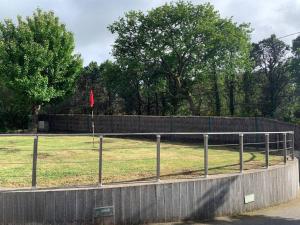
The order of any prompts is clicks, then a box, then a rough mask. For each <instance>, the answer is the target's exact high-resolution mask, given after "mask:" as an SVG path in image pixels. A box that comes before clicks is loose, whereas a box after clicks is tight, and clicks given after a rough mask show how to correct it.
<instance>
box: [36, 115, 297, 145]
mask: <svg viewBox="0 0 300 225" xmlns="http://www.w3.org/2000/svg"><path fill="white" fill-rule="evenodd" d="M39 119H40V120H45V121H48V122H49V131H50V132H72V133H86V132H91V131H92V127H91V116H89V115H79V114H76V115H41V116H40V118H39ZM94 120H95V132H98V133H135V132H136V133H143V132H276V131H294V132H295V150H300V126H297V125H295V124H291V123H286V122H282V121H278V120H272V119H267V118H262V117H202V116H98V115H96V116H95V118H94ZM181 137H183V136H181ZM183 138H184V139H186V140H195V138H197V139H198V140H199V137H195V136H186V137H183ZM263 138H264V137H263V136H253V137H249V140H247V141H249V142H263V141H264V140H263ZM272 138H274V137H271V141H272ZM279 138H280V139H281V138H282V137H279ZM210 141H217V142H221V143H230V142H232V143H237V141H238V136H232V137H229V136H224V135H221V136H219V137H218V136H215V137H214V139H210Z"/></svg>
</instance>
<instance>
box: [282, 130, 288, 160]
mask: <svg viewBox="0 0 300 225" xmlns="http://www.w3.org/2000/svg"><path fill="white" fill-rule="evenodd" d="M286 148H287V145H286V133H284V134H283V161H284V163H285V164H286V161H287V154H286V153H287V152H286V151H287V149H286Z"/></svg>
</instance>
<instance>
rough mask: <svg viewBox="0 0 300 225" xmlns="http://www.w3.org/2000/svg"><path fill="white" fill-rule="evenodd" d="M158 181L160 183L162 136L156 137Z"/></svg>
mask: <svg viewBox="0 0 300 225" xmlns="http://www.w3.org/2000/svg"><path fill="white" fill-rule="evenodd" d="M156 180H157V182H159V181H160V135H156Z"/></svg>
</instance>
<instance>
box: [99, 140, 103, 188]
mask: <svg viewBox="0 0 300 225" xmlns="http://www.w3.org/2000/svg"><path fill="white" fill-rule="evenodd" d="M102 162H103V136H100V142H99V180H98V182H99V185H100V186H102V167H103V163H102Z"/></svg>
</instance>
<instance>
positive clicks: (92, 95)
mask: <svg viewBox="0 0 300 225" xmlns="http://www.w3.org/2000/svg"><path fill="white" fill-rule="evenodd" d="M94 103H95V102H94V92H93V89H91V91H90V106H91V108H93V107H94Z"/></svg>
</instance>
